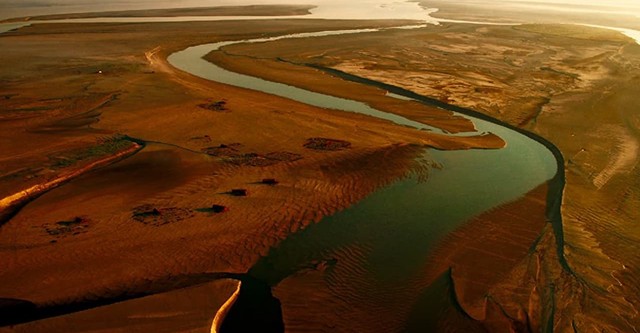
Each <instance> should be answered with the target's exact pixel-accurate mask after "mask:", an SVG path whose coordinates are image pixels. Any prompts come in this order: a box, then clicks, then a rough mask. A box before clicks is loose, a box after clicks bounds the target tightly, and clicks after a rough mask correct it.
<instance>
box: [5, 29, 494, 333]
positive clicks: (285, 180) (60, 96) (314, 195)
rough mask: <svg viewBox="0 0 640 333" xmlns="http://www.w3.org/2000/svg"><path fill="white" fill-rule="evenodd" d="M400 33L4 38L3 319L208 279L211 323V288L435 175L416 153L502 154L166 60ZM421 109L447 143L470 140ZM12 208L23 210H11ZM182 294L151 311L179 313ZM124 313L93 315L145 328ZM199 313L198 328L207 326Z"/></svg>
mask: <svg viewBox="0 0 640 333" xmlns="http://www.w3.org/2000/svg"><path fill="white" fill-rule="evenodd" d="M409 23H413V22H409V21H327V20H318V21H315V20H314V21H312V20H278V21H271V22H265V21H254V22H251V21H243V22H188V23H186V22H185V23H154V24H150V23H109V24H107V23H101V24H97V23H96V24H62V23H56V24H36V25H33V26H29V27H24V28H21V29H19V30H17V31H13V32H8V33H5V34H3V35H0V45H2V47H3V48H4V49H6V50H7V52H3V53H2V55H0V61H2V63H3V64H4V65H5V68H10V69H11V70H7V71H3V72H2V74H0V76H1V77H0V80H2V88H1V91H0V108H1V109H2V110H3V111H2V114H1V115H0V128H1V131H0V136H1V140H0V142H2V148H1V149H0V151H2V153H1V155H0V161H1V162H2V163H1V165H2V167H1V169H0V195H1V197H2V198H3V200H4V201H2V203H3V205H2V209H3V214H2V217H3V220H2V225H1V226H0V266H1V267H3V270H2V271H1V272H0V281H2V283H0V295H1V297H2V298H3V300H2V302H1V303H0V304H2V308H3V309H6V310H7V312H6V313H12V312H10V311H14V310H15V311H20V310H19V309H26V310H25V311H24V312H21V313H22V314H21V316H23V317H19V316H17V317H11V316H7V317H3V323H4V324H6V323H16V322H21V321H31V320H33V319H38V318H44V317H49V316H52V315H63V314H66V313H72V312H75V311H78V310H83V309H88V308H93V307H95V306H98V305H105V304H111V303H114V302H117V301H123V300H127V299H131V298H137V297H142V296H149V295H155V294H160V293H165V292H170V291H172V290H176V289H180V288H185V287H190V286H196V285H197V286H202V288H205V289H207V288H208V287H206V286H208V283H214V285H212V287H210V288H209V289H208V291H207V292H211V293H212V296H211V298H208V299H200V300H199V301H198V302H201V303H199V304H203V306H206V307H209V306H210V307H211V309H210V313H211V318H210V319H211V320H213V316H214V315H215V312H216V310H217V308H218V307H219V306H220V305H221V304H222V303H223V302H224V301H225V300H226V299H227V298H228V297H229V295H230V292H231V291H232V289H233V288H234V287H235V286H236V285H237V282H233V281H232V282H229V280H225V281H226V282H220V283H218V284H215V281H217V280H222V279H228V278H229V275H228V274H236V273H238V274H239V273H244V272H246V271H247V270H248V269H249V267H251V266H252V265H253V264H254V263H255V262H256V261H257V260H258V258H260V257H261V256H263V255H264V254H266V253H267V251H268V250H269V249H270V248H271V247H272V246H274V245H275V244H277V243H278V242H279V241H281V240H282V239H284V238H285V237H286V236H287V235H288V234H290V233H292V232H295V231H296V230H299V229H302V228H305V226H307V225H309V224H311V223H315V222H317V221H319V220H320V219H321V218H322V217H324V216H327V215H330V214H332V213H334V212H336V211H339V210H342V209H344V208H346V207H348V206H350V205H351V204H353V203H355V202H357V201H359V200H361V199H362V198H364V197H365V196H367V195H368V194H370V193H371V192H373V191H375V190H376V189H378V188H380V187H382V186H384V185H387V184H389V183H391V182H393V181H395V180H398V179H401V178H403V177H406V176H407V175H409V174H412V173H416V172H418V173H420V172H427V171H428V169H429V168H430V167H431V166H430V165H429V163H426V162H425V161H417V160H416V159H415V157H416V156H418V155H419V154H421V153H422V151H423V150H424V147H433V148H437V149H469V148H484V149H498V148H501V147H503V146H504V142H503V141H502V140H501V139H500V138H498V137H497V136H495V135H491V134H490V135H477V136H469V137H451V136H447V135H438V134H434V133H430V132H426V131H418V130H415V129H411V128H407V127H402V126H397V125H394V124H392V123H390V122H387V121H383V120H380V119H376V118H372V117H368V116H364V115H358V114H351V113H345V112H337V111H335V110H325V109H319V108H314V107H311V106H308V105H304V104H301V103H297V102H293V101H290V100H287V99H283V98H278V97H274V96H270V95H266V94H262V93H259V92H255V91H249V90H245V89H239V88H234V87H230V86H226V85H222V84H217V83H214V82H209V81H205V80H202V79H198V78H196V77H193V76H191V75H189V74H186V73H183V72H180V71H178V70H176V69H174V68H173V67H171V66H170V65H169V64H168V63H167V62H166V57H167V56H168V55H169V54H171V53H173V52H175V51H178V50H181V49H183V48H185V47H187V46H190V45H197V44H202V43H209V42H213V41H220V40H237V39H245V38H250V37H256V36H264V35H265V34H266V35H282V34H289V33H294V32H306V31H319V30H328V29H351V28H364V27H380V26H398V25H405V24H409ZM334 82H337V81H334ZM340 84H343V83H340ZM344 84H346V83H344ZM349 89H351V91H356V90H357V88H356V87H351V88H349ZM362 89H367V90H368V91H369V92H370V93H371V94H372V95H375V103H376V106H379V107H380V108H381V109H387V108H388V110H390V111H393V110H396V109H399V108H400V106H399V104H398V103H401V102H398V100H396V99H394V98H391V97H385V96H384V94H385V92H384V91H383V90H380V89H378V90H375V91H374V90H371V88H366V87H363V88H362ZM427 111H428V112H430V115H431V116H430V117H428V118H434V119H436V122H437V125H438V126H441V127H443V128H446V129H448V130H450V131H454V132H455V131H458V130H460V129H465V128H469V126H470V123H469V122H468V121H467V120H465V119H463V118H459V117H453V116H452V115H451V113H449V112H447V111H443V110H436V109H430V110H425V112H427ZM318 138H320V139H318ZM310 142H311V143H312V144H310ZM334 146H337V147H339V148H340V149H333V148H332V147H334ZM318 147H320V148H321V149H319V148H318ZM325 148H326V149H325ZM114 156H115V157H117V158H113V157H114ZM425 163H426V164H425ZM264 179H275V180H277V185H276V186H273V185H269V184H264V183H263V180H264ZM43 184H49V185H51V186H46V187H42V185H43ZM32 188H33V189H36V190H37V191H32V192H31V191H27V192H24V191H25V190H26V189H32ZM234 189H235V190H242V191H244V193H246V194H247V195H246V196H236V195H233V194H235V193H238V192H236V191H233V190H234ZM16 195H18V197H20V198H23V199H24V200H21V201H19V202H18V203H17V204H16V203H15V202H14V201H12V200H8V199H7V198H15V197H16ZM5 199H7V200H5ZM216 207H217V208H216ZM220 207H222V208H220ZM79 267H81V269H79ZM211 281H213V282H211ZM216 290H218V291H216ZM185 293H186V296H185V294H184V293H180V292H177V293H173V294H171V293H169V294H166V295H168V296H162V295H165V294H162V295H157V297H159V298H158V299H165V298H163V297H169V298H168V299H169V300H166V299H165V300H164V302H172V301H171V300H172V299H173V300H175V302H176V304H183V303H184V299H188V298H189V297H190V296H188V295H189V291H185ZM150 297H156V296H150ZM154 299H155V298H151V299H148V300H147V299H145V298H141V299H140V303H139V304H143V305H140V306H141V307H145V305H144V304H147V303H145V302H151V303H153V302H154ZM131 308H136V307H135V306H133V305H131V307H129V306H128V305H123V306H122V307H120V306H117V305H113V307H112V306H107V307H104V308H100V309H96V310H95V312H91V313H90V314H88V316H90V317H91V316H98V317H103V318H113V322H112V325H114V329H116V328H117V329H121V330H124V331H126V330H127V328H131V327H135V326H136V325H147V324H148V322H144V323H141V322H136V321H131V320H130V319H131V318H129V317H123V316H118V313H122V312H123V311H124V312H126V311H130V310H131ZM16 309H18V310H16ZM127 309H128V310H127ZM91 311H94V310H91ZM157 311H159V312H160V313H162V311H164V310H162V309H158V310H157ZM167 311H168V310H167ZM185 311H186V310H185ZM152 312H153V311H152ZM203 313H204V312H202V311H201V312H198V313H194V314H193V316H196V317H197V318H199V319H198V322H199V323H201V322H202V320H203V316H204V314H203ZM84 315H85V314H77V316H79V317H73V316H76V314H72V315H70V316H71V317H66V316H64V317H60V318H62V319H60V318H53V319H43V320H42V321H36V322H30V323H27V324H23V325H17V326H13V327H8V328H2V330H3V331H14V330H15V331H28V332H37V331H47V330H50V329H52V327H57V328H59V329H64V327H67V326H64V325H67V324H68V323H69V321H67V319H65V318H69V320H70V321H72V320H74V319H73V318H79V320H83V319H82V318H87V317H83V316H84ZM139 316H140V317H145V316H152V317H153V316H163V315H162V314H158V313H155V314H153V313H140V314H139ZM189 316H191V315H189ZM127 318H128V319H127ZM194 318H195V317H194ZM160 323H161V322H160V321H159V322H158V325H159V324H160ZM162 323H163V325H171V324H167V323H166V322H164V321H162ZM174 324H175V325H180V321H175V323H174ZM198 325H200V324H198ZM92 327H93V326H92ZM144 327H148V326H144ZM168 327H169V328H171V327H173V326H168ZM174 328H175V329H178V326H175V327H174ZM86 329H92V328H91V327H86ZM180 329H183V328H180Z"/></svg>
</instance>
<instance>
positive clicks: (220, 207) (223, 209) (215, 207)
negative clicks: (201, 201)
mask: <svg viewBox="0 0 640 333" xmlns="http://www.w3.org/2000/svg"><path fill="white" fill-rule="evenodd" d="M196 211H198V212H201V213H216V214H220V213H225V212H228V211H229V207H227V206H223V205H217V204H216V205H211V207H207V208H198V209H196Z"/></svg>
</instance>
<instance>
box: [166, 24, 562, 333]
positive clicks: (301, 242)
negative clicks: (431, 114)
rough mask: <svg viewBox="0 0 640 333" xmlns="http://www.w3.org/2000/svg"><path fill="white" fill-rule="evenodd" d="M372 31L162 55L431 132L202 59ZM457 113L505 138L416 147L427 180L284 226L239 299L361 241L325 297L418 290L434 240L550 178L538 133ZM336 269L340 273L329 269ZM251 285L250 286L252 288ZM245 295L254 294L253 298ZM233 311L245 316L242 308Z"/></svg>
mask: <svg viewBox="0 0 640 333" xmlns="http://www.w3.org/2000/svg"><path fill="white" fill-rule="evenodd" d="M378 30H379V29H364V30H344V31H330V32H318V33H304V34H294V35H286V36H280V37H275V38H270V39H264V38H260V39H252V40H242V41H231V42H220V43H212V44H206V45H200V46H194V47H190V48H188V49H186V50H183V51H180V52H177V53H174V54H172V55H171V56H169V58H168V60H169V62H170V63H171V64H172V65H173V66H175V67H176V68H178V69H181V70H183V71H185V72H188V73H191V74H193V75H196V76H199V77H202V78H205V79H208V80H213V81H217V82H221V83H225V84H229V85H234V86H238V87H243V88H248V89H253V90H258V91H262V92H266V93H269V94H273V95H278V96H282V97H286V98H290V99H293V100H296V101H300V102H303V103H307V104H310V105H314V106H318V107H323V108H328V109H334V110H336V112H341V111H347V112H357V113H362V114H366V115H369V116H373V117H378V118H382V119H385V120H389V121H392V122H394V123H397V124H398V125H402V126H411V127H415V128H421V129H427V130H433V131H439V130H438V129H434V128H432V127H428V126H426V125H424V124H421V123H418V122H415V121H412V120H409V119H406V118H404V117H401V116H398V115H395V114H389V113H386V112H384V111H382V110H376V109H374V108H372V107H370V106H368V105H366V104H364V103H362V102H359V101H353V100H346V99H342V98H337V97H334V96H329V95H325V94H320V93H317V92H311V91H307V90H304V89H300V88H297V87H293V86H288V85H284V84H282V83H277V82H270V81H267V80H263V79H260V78H256V77H251V76H248V75H243V74H238V73H234V72H230V71H228V70H225V69H223V68H220V67H218V66H216V65H215V64H213V63H210V62H208V61H206V60H204V59H203V58H202V57H203V56H205V55H206V54H208V53H209V52H211V51H214V50H217V49H219V48H221V47H224V46H227V45H231V44H237V43H255V42H268V41H270V40H277V39H283V38H326V37H327V36H329V35H339V34H351V33H360V34H364V33H375V32H376V31H378ZM394 94H395V95H397V96H398V97H402V98H411V97H412V96H411V94H407V96H402V95H401V94H402V92H399V94H398V92H395V93H394ZM466 117H468V118H469V119H470V120H472V121H473V123H474V124H475V127H476V129H477V130H478V132H492V133H495V134H497V135H498V136H500V137H501V138H502V139H503V140H505V141H506V142H507V146H506V147H505V148H503V149H497V150H464V151H439V150H433V149H426V150H425V152H424V156H422V158H425V159H432V160H435V161H436V162H438V163H439V164H441V165H442V166H443V168H442V169H441V170H438V169H434V170H431V172H430V175H429V178H428V180H427V181H420V180H419V179H418V178H417V177H410V178H408V179H403V180H400V181H397V182H396V183H394V184H392V185H390V186H387V187H385V188H382V189H380V190H378V191H376V192H374V193H372V194H371V195H369V196H368V197H366V198H365V199H364V200H362V201H360V202H359V203H357V204H355V205H353V206H351V207H349V208H347V209H345V210H344V211H341V212H338V213H336V214H334V215H332V216H328V217H326V218H324V219H323V220H322V221H320V222H319V223H317V224H314V225H311V226H309V227H308V228H306V229H304V230H302V231H299V232H297V233H294V234H292V235H289V236H288V238H287V239H285V240H284V241H283V242H281V243H280V244H278V245H277V247H275V248H273V249H272V250H271V251H270V252H269V254H268V256H266V257H264V258H262V259H261V260H260V261H259V262H258V263H256V265H255V266H254V267H253V268H252V269H251V270H250V271H249V278H250V280H249V281H248V283H245V284H243V289H242V290H241V296H240V299H243V302H244V303H246V302H247V301H246V299H247V298H251V296H248V294H251V295H252V297H254V298H259V299H262V300H265V302H267V303H269V304H273V300H272V296H271V294H270V293H268V292H265V288H256V286H255V284H256V283H258V284H260V283H263V284H265V285H266V286H269V287H273V286H276V285H277V284H278V283H280V282H281V281H282V280H283V279H285V278H287V277H289V276H291V275H292V274H294V273H296V272H297V271H298V270H300V269H302V268H303V267H309V266H310V265H312V264H313V263H315V262H322V261H332V260H334V259H335V257H336V256H337V255H336V253H338V252H340V251H343V250H344V249H347V248H353V247H355V248H359V247H362V246H364V247H366V248H367V249H369V250H368V251H364V252H363V253H358V254H351V255H350V257H349V258H348V260H347V261H341V260H338V261H337V262H335V263H334V265H335V267H333V268H332V270H331V272H329V273H328V274H329V275H328V276H326V277H325V279H326V280H330V281H341V282H339V283H336V282H334V283H332V284H331V286H329V288H330V290H331V292H332V293H334V295H333V296H334V297H335V298H336V299H338V300H339V301H338V302H339V303H341V304H338V305H337V306H341V307H345V308H349V307H350V306H351V307H355V306H356V305H358V304H350V302H360V303H361V302H363V300H365V301H364V302H374V301H373V300H376V301H375V302H387V301H388V302H394V301H395V302H397V298H398V297H399V296H401V295H406V296H407V297H409V298H410V297H413V296H415V295H416V294H419V293H421V292H423V290H414V289H413V288H415V286H413V287H412V284H411V283H410V281H412V280H415V279H416V278H417V276H416V274H418V272H419V271H420V267H421V266H422V265H423V264H424V261H425V258H427V256H428V255H429V254H430V251H431V250H433V248H434V246H435V244H436V242H437V241H438V240H440V239H442V237H443V236H445V235H446V234H448V233H450V232H451V231H453V230H454V229H456V228H457V227H459V226H461V225H462V224H464V223H465V221H468V220H469V219H470V218H471V217H473V216H475V215H477V214H480V213H482V212H484V211H487V210H489V209H490V208H492V207H496V206H498V205H500V204H502V203H506V202H509V201H513V200H516V199H518V198H519V197H521V196H523V195H524V194H526V193H527V192H528V191H530V190H532V189H534V188H535V187H536V186H538V185H540V184H542V183H544V182H546V181H548V180H550V179H552V178H553V177H554V175H556V172H557V171H558V168H557V161H556V159H555V157H554V155H553V153H552V152H551V151H550V150H549V149H547V147H545V145H543V144H541V143H540V142H538V141H536V140H533V139H531V138H530V137H528V136H525V135H523V134H521V133H519V132H517V131H515V130H513V129H510V128H507V127H504V126H501V125H498V124H496V123H494V122H490V121H486V120H482V119H478V118H474V117H471V116H466ZM439 132H440V131H439ZM465 134H466V135H469V134H478V133H465ZM463 135H464V134H463ZM356 252H357V251H356ZM353 264H357V265H358V266H359V267H361V268H362V269H366V275H367V280H368V283H367V284H366V285H362V284H360V283H358V282H357V281H359V280H360V279H359V278H355V277H353V276H348V273H344V272H350V269H349V267H344V266H346V265H353ZM336 274H337V275H340V274H347V275H346V276H332V275H336ZM423 287H425V286H423ZM255 290H259V292H258V293H256V292H255ZM345 290H348V291H349V292H348V293H349V295H344V294H343V295H340V293H344V291H345ZM253 301H257V302H258V303H260V300H255V299H254V300H253ZM407 301H409V299H407ZM238 311H247V310H246V309H245V310H238ZM310 311H312V310H310ZM231 313H233V309H232V312H231ZM243 315H244V316H250V314H247V313H244V314H243ZM236 316H238V314H236ZM261 325H262V324H261Z"/></svg>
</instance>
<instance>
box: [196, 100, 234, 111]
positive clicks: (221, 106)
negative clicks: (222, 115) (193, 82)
mask: <svg viewBox="0 0 640 333" xmlns="http://www.w3.org/2000/svg"><path fill="white" fill-rule="evenodd" d="M198 106H199V107H201V108H203V109H205V110H209V111H216V112H228V111H229V109H227V101H225V100H221V101H213V102H207V103H203V104H198Z"/></svg>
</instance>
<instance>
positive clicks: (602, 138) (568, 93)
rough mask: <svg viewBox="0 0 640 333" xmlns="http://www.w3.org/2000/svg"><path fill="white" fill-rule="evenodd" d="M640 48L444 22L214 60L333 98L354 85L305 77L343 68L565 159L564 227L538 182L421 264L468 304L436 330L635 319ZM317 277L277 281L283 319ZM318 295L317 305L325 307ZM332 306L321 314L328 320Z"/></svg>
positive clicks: (569, 34) (602, 37)
mask: <svg viewBox="0 0 640 333" xmlns="http://www.w3.org/2000/svg"><path fill="white" fill-rule="evenodd" d="M447 8H448V7H447ZM457 15H458V14H457V13H456V15H455V16H457ZM639 56H640V46H638V45H637V44H636V43H635V42H634V41H633V40H631V39H629V38H627V37H625V36H623V35H622V34H618V33H616V32H612V31H609V30H602V29H595V28H588V27H582V26H573V25H558V24H551V25H543V24H538V25H520V26H486V25H484V26H483V25H469V24H443V25H441V26H438V27H431V26H430V27H428V28H425V29H417V30H404V31H402V30H397V31H394V30H387V31H385V32H381V33H375V34H365V35H360V36H340V37H339V38H336V37H326V38H322V39H317V40H314V41H313V42H309V41H305V40H281V41H277V42H274V43H270V45H268V46H267V45H259V44H245V45H233V46H229V47H226V48H224V49H223V50H222V51H220V52H216V53H212V54H211V55H210V56H209V59H211V60H212V61H215V62H216V63H219V64H222V65H223V66H226V67H228V68H231V69H233V70H234V71H244V72H247V73H254V74H256V75H260V76H262V77H265V78H269V79H272V80H276V81H281V82H287V83H290V84H293V85H303V86H306V87H307V88H309V89H316V90H318V91H323V92H326V93H333V94H341V93H343V91H348V90H347V88H344V87H343V86H339V85H337V86H339V87H341V88H339V89H335V90H334V91H333V92H331V90H332V88H331V86H328V87H324V86H322V85H320V84H316V83H310V82H309V80H310V79H309V77H310V76H312V75H313V72H314V69H313V68H332V69H338V70H340V71H343V72H347V73H349V74H353V75H357V76H360V77H365V78H369V79H373V80H376V81H380V82H384V83H387V84H392V85H396V86H399V87H403V88H406V89H409V90H411V91H415V92H418V93H420V94H422V95H425V96H430V97H434V98H437V99H440V100H441V101H444V102H447V103H451V104H454V105H459V106H465V107H469V108H472V109H474V110H477V111H480V112H482V113H485V114H488V115H491V116H493V117H495V118H498V119H501V120H503V121H505V122H507V123H509V124H512V125H513V126H517V127H520V128H523V129H526V130H529V131H532V132H534V133H538V134H540V135H541V136H543V137H545V138H547V139H549V140H550V141H551V142H552V143H553V144H555V145H556V146H557V147H558V148H559V149H560V150H561V152H562V155H563V156H564V158H565V161H566V162H565V165H564V167H565V176H566V184H565V190H564V196H563V197H562V207H561V215H562V216H561V218H562V227H561V228H560V229H559V230H554V228H553V227H552V225H551V224H548V223H545V220H547V219H548V218H549V216H548V215H546V214H545V212H544V206H546V205H547V204H548V203H547V202H545V194H546V191H545V190H544V188H542V187H541V188H538V189H536V190H534V191H532V192H531V193H529V194H528V195H527V196H525V197H524V198H522V199H521V200H520V201H516V202H513V203H510V204H507V205H505V206H503V207H499V208H497V209H496V210H494V211H493V212H488V213H486V214H483V215H481V216H479V217H477V218H476V219H474V220H473V221H471V222H469V223H468V224H467V225H465V226H464V227H462V228H460V230H458V231H456V232H454V233H452V234H451V235H450V236H449V238H448V239H446V240H443V241H442V244H441V246H440V247H439V248H438V249H437V250H436V252H435V254H434V256H433V257H432V258H430V259H429V262H430V265H425V275H424V276H425V280H429V279H430V280H429V281H431V282H428V283H433V284H437V283H438V281H439V280H438V279H440V278H442V276H443V275H442V274H448V277H449V278H450V279H451V280H452V281H453V285H454V286H455V288H454V290H453V291H452V295H453V296H454V298H455V299H456V302H457V305H459V306H461V307H462V309H463V310H464V313H463V314H462V315H461V314H460V313H458V312H456V311H453V312H449V313H445V314H443V316H442V317H441V318H440V319H437V320H433V318H430V319H427V321H428V320H431V321H430V323H431V324H433V325H434V326H433V329H434V330H435V329H442V330H444V329H454V330H465V331H483V330H486V329H488V330H490V331H497V332H501V331H509V330H510V329H516V330H524V331H527V330H530V331H539V330H542V329H543V328H544V327H550V325H553V327H554V329H557V330H559V331H564V330H572V329H576V330H578V331H583V330H584V331H589V330H613V331H633V330H634V329H635V328H637V327H639V326H640V322H639V318H638V316H637V313H638V310H637V309H638V304H640V298H639V295H640V293H639V290H638V287H637V286H638V285H639V284H638V280H637V276H640V275H639V273H640V262H639V261H638V257H637V256H636V255H635V251H634V250H633V249H634V247H635V245H634V244H637V242H638V240H639V238H640V234H638V232H637V228H635V227H634V224H635V221H638V220H639V219H640V215H639V213H638V212H640V210H639V209H638V207H639V206H638V205H639V203H640V197H638V193H639V190H638V189H639V184H640V183H639V179H640V178H639V177H638V175H639V173H638V172H637V165H638V159H639V158H638V147H639V142H640V141H639V139H640V137H639V134H640V127H639V122H638V112H637V107H636V106H637V105H638V97H637V96H638V93H640V91H639V87H640V84H639V82H638V78H639V77H640V76H639V74H640V57H639ZM275 60H277V61H275ZM240 64H242V65H240ZM295 71H300V72H305V73H307V75H306V76H305V79H299V78H298V77H299V76H296V75H289V74H288V73H294V72H295ZM316 75H325V74H321V73H317V74H316ZM362 98H363V99H365V100H366V99H369V100H371V97H366V96H364V97H362ZM371 102H373V103H374V101H371ZM395 112H400V113H402V112H405V114H406V111H401V110H398V111H395ZM420 114H424V113H423V112H420ZM518 221H520V222H518ZM514 222H515V223H514ZM498 235H499V236H498ZM489 244H491V245H489ZM523 244H529V245H528V246H530V247H528V246H525V247H522V246H523ZM489 246H490V248H487V247H489ZM476 265H478V266H476ZM474 267H476V268H474ZM448 270H449V273H447V271H448ZM309 281H316V282H317V283H316V284H315V285H316V287H315V288H316V290H322V286H323V283H322V282H321V280H319V279H314V278H312V277H310V278H305V279H302V280H297V279H291V280H289V281H287V282H286V283H283V285H282V286H281V287H279V289H278V292H279V293H280V295H281V297H282V299H283V300H289V302H290V306H291V307H292V309H294V310H291V311H289V312H287V311H285V312H284V313H285V320H288V321H289V322H290V323H291V324H292V325H294V326H295V327H299V326H300V325H301V321H299V320H298V319H297V318H300V316H301V314H300V313H299V312H296V311H295V309H299V308H300V304H302V303H301V302H303V300H301V299H298V298H297V297H296V291H299V290H300V289H299V288H305V284H309V283H311V282H309ZM318 281H320V282H318ZM422 283H426V282H425V281H422ZM428 283H427V285H429V284H428ZM287 286H288V287H287ZM307 287H308V286H307ZM287 288H289V289H287ZM318 293H319V295H318V296H316V299H318V301H319V304H320V303H324V302H327V300H326V299H324V298H323V295H324V294H323V293H322V292H318ZM440 296H441V297H443V298H447V297H449V296H447V295H440ZM425 297H438V295H434V294H429V293H427V294H425ZM416 304H417V305H416V307H417V308H420V305H419V304H420V303H419V302H418V303H416ZM457 305H453V307H454V308H455V306H457ZM283 307H284V308H285V309H286V307H287V304H286V301H283ZM551 309H553V311H552V310H551ZM287 313H291V315H290V316H286V314H287ZM335 313H337V312H335V311H333V312H332V311H331V310H330V309H327V312H326V313H324V315H325V316H326V317H325V320H329V319H327V318H334V316H333V315H332V314H335ZM419 313H425V312H424V311H423V312H417V313H416V317H415V319H416V321H414V322H412V323H414V324H415V325H418V326H413V327H421V326H419V325H420V324H424V323H425V322H424V320H425V319H424V318H422V319H420V317H419ZM337 320H338V319H337ZM329 321H330V320H329ZM384 321H385V323H389V322H393V318H392V319H390V318H389V317H387V316H385V319H384ZM399 322H401V323H405V322H403V321H401V320H399ZM434 323H435V324H434ZM379 324H380V323H379ZM318 325H320V323H319V324H318ZM400 325H401V324H400ZM374 326H375V325H374ZM423 327H424V326H423Z"/></svg>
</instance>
